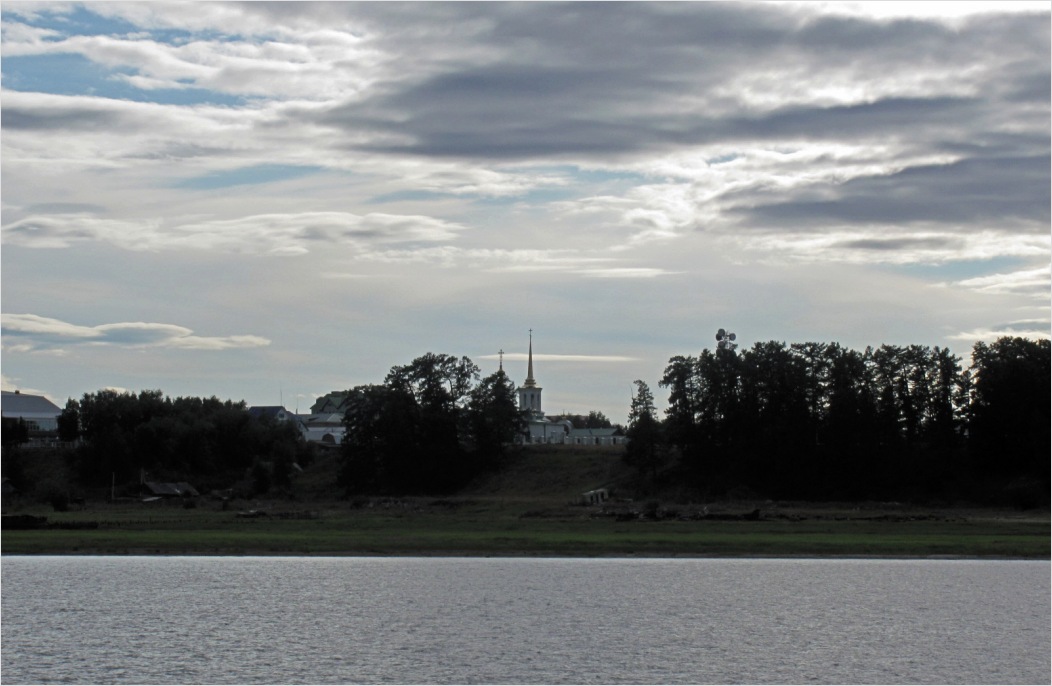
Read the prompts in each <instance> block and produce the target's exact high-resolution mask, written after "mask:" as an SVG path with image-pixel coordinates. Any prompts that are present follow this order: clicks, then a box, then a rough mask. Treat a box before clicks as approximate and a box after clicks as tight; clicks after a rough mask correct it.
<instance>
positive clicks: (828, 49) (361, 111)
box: [0, 2, 1052, 421]
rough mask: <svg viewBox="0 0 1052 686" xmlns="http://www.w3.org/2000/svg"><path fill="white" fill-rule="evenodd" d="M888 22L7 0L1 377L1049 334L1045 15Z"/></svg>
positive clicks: (296, 382)
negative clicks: (725, 334)
mask: <svg viewBox="0 0 1052 686" xmlns="http://www.w3.org/2000/svg"><path fill="white" fill-rule="evenodd" d="M909 6H910V7H911V8H913V9H909V8H906V9H903V7H902V5H901V4H897V3H881V4H879V5H878V6H872V5H847V4H828V5H827V4H823V3H812V4H808V5H803V6H801V5H797V4H792V3H785V4H781V3H775V4H755V3H741V4H738V3H729V4H724V3H671V4H664V3H638V4H637V3H614V4H605V3H586V4H568V5H563V4H552V3H527V4H511V3H493V4H490V3H466V4H446V3H441V2H435V3H425V4H398V3H368V4H355V3H322V4H311V3H298V2H297V3H289V4H284V3H276V2H275V3H272V2H264V3H233V2H221V3H200V2H193V3H168V2H141V3H118V2H99V3H44V2H34V3H24V4H23V3H18V2H4V4H3V8H2V24H3V36H2V44H0V45H2V58H3V59H2V69H3V90H2V94H0V110H2V139H0V140H2V156H0V163H2V170H0V171H2V206H3V213H2V227H3V233H2V236H3V244H2V291H0V292H2V312H3V359H2V364H3V368H2V373H3V386H4V388H5V389H8V390H10V389H14V388H20V389H23V390H25V391H27V392H41V393H44V394H46V395H47V396H48V397H50V398H51V399H52V400H54V401H55V402H56V403H58V404H59V405H62V404H64V402H65V400H66V398H68V397H74V398H79V397H80V396H81V395H82V394H83V393H85V392H93V391H96V390H99V389H101V388H105V387H115V388H123V389H129V390H136V391H137V390H141V389H144V388H149V389H161V390H163V391H164V392H165V393H167V394H169V395H172V396H176V395H194V396H211V395H216V396H218V397H220V398H224V399H226V398H232V399H235V400H241V399H244V400H246V401H247V402H248V403H249V404H278V403H279V402H280V401H283V402H284V404H285V405H286V406H287V407H289V409H296V408H298V409H299V410H300V411H306V410H307V409H308V408H309V406H310V404H311V402H312V401H313V399H314V398H315V397H316V396H318V395H321V394H324V393H326V392H328V391H331V390H337V389H346V388H348V387H351V386H354V385H358V384H363V383H375V382H379V381H381V380H382V379H383V377H384V375H385V374H386V372H387V370H388V369H389V368H390V367H391V366H393V365H398V364H405V363H407V362H409V361H410V360H412V359H413V358H414V357H417V356H418V355H421V354H423V353H426V352H429V351H431V352H436V353H449V354H453V355H458V356H459V355H467V356H468V357H470V358H472V359H473V360H474V361H475V362H476V363H477V364H478V365H479V366H480V367H481V368H482V370H483V372H484V373H490V372H492V371H495V370H496V368H497V364H498V351H500V350H503V351H505V355H504V366H505V369H506V371H508V372H509V374H510V375H511V376H512V378H513V379H515V380H516V381H517V382H521V381H522V380H523V379H524V378H525V376H526V363H525V354H526V350H527V344H528V337H529V330H530V329H532V330H533V336H534V338H533V341H534V351H535V367H536V377H537V381H538V383H539V385H541V386H543V387H544V389H545V390H544V408H545V410H546V411H548V412H550V413H554V412H560V411H563V410H566V411H570V412H588V411H589V410H593V409H596V410H600V411H602V412H604V413H606V414H607V415H608V416H610V417H611V419H614V420H615V421H624V419H625V416H626V415H627V411H628V403H629V399H630V395H631V393H632V390H633V389H632V381H633V380H634V379H643V380H644V381H647V382H648V383H649V384H650V385H651V386H652V387H653V388H654V390H655V392H656V395H657V397H658V400H659V402H662V401H663V400H664V396H665V393H664V392H663V391H662V390H660V389H658V388H657V385H658V380H659V379H660V377H661V373H662V370H663V369H664V367H665V365H666V363H667V361H668V359H669V357H671V356H672V355H677V354H697V353H698V352H700V351H701V350H702V349H704V348H710V349H711V348H713V347H714V346H715V340H714V335H715V332H716V330H717V329H718V328H721V327H723V328H727V329H729V330H731V331H734V332H736V333H737V334H738V339H739V342H740V343H742V344H743V345H744V346H746V347H748V346H751V345H752V344H753V343H755V342H758V341H767V340H772V339H773V340H780V341H786V342H802V341H825V342H831V341H837V342H840V343H841V344H842V345H845V346H847V347H852V348H856V349H860V350H861V349H863V348H864V347H865V346H867V345H874V346H877V345H880V344H882V343H890V344H903V345H904V344H911V343H917V344H922V345H929V346H940V347H949V348H950V349H951V350H953V351H954V352H955V353H957V354H958V355H960V356H962V357H965V358H966V359H967V356H968V354H969V351H970V350H971V347H972V345H973V343H974V342H975V341H977V340H992V339H994V338H996V337H998V336H1001V335H1023V336H1029V337H1034V338H1036V337H1048V335H1049V328H1050V268H1049V265H1050V250H1052V247H1050V243H1052V242H1050V215H1049V207H1050V198H1049V187H1050V174H1049V169H1050V158H1049V150H1050V125H1049V122H1050V100H1052V98H1050V86H1049V84H1050V58H1049V55H1050V41H1049V27H1050V13H1049V3H1047V2H1046V3H1037V4H1036V5H1035V4H1034V3H1021V4H1011V3H999V4H997V5H984V4H977V5H975V4H968V3H936V10H935V11H931V10H930V7H926V6H924V5H919V4H917V3H909ZM917 8H920V9H917ZM947 8H953V9H954V11H953V13H952V15H947V16H944V15H941V14H940V12H944V11H946V9H947ZM910 12H912V14H910Z"/></svg>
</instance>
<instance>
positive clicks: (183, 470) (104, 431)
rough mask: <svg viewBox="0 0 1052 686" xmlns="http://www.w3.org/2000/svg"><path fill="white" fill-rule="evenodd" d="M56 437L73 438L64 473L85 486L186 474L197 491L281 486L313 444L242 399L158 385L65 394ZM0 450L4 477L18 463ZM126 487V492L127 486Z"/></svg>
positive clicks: (283, 487) (250, 490) (308, 457)
mask: <svg viewBox="0 0 1052 686" xmlns="http://www.w3.org/2000/svg"><path fill="white" fill-rule="evenodd" d="M58 434H59V436H58V437H59V440H61V441H64V442H70V443H74V444H75V446H76V447H74V448H73V449H71V450H69V451H67V453H66V458H67V464H68V468H69V474H70V478H71V480H72V481H73V482H75V483H76V484H79V485H80V486H82V487H85V488H100V487H109V486H111V485H112V484H114V483H116V484H119V485H120V486H121V488H122V490H123V491H128V490H129V489H131V490H135V489H137V487H138V485H139V483H140V481H142V480H146V481H160V482H165V481H192V482H193V483H194V485H195V486H196V487H197V488H198V489H199V490H212V489H213V488H216V489H225V488H229V487H230V486H231V485H232V484H236V483H238V482H243V483H244V490H245V491H246V493H245V494H246V495H249V494H255V493H262V492H267V491H271V490H272V489H273V490H275V491H287V490H288V488H289V487H290V486H291V478H292V472H293V469H294V468H293V465H294V464H300V465H301V466H302V465H307V464H309V463H310V461H311V459H312V455H313V449H312V448H311V446H309V445H308V444H306V443H305V442H304V441H303V439H302V436H301V434H300V432H299V431H298V430H297V429H296V427H295V426H294V425H293V424H290V423H282V422H275V421H268V420H266V419H264V418H259V417H253V416H252V415H251V414H249V412H248V410H247V408H246V407H245V403H244V402H233V401H230V400H226V401H222V400H219V399H217V398H215V397H211V398H195V397H178V398H171V397H167V396H165V395H164V393H163V392H161V391H160V390H144V391H141V392H139V393H131V392H118V391H114V390H100V391H98V392H95V393H85V394H84V396H83V397H82V398H81V399H80V400H74V399H72V398H71V399H70V400H69V401H68V402H67V403H66V406H65V408H64V409H63V410H62V414H61V415H59V418H58ZM9 453H11V451H10V450H5V476H6V475H7V474H6V472H7V471H13V472H14V473H15V475H16V477H17V475H18V473H19V469H18V467H19V465H18V463H17V461H15V460H13V459H6V458H8V456H9V455H8V454H9ZM129 494H131V493H129Z"/></svg>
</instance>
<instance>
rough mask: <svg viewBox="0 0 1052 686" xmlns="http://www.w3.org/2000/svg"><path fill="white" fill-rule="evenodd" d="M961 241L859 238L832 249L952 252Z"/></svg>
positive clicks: (948, 239) (949, 239)
mask: <svg viewBox="0 0 1052 686" xmlns="http://www.w3.org/2000/svg"><path fill="white" fill-rule="evenodd" d="M960 244H961V241H959V240H957V239H954V238H909V237H902V238H860V239H857V240H852V241H842V242H840V243H837V244H834V246H833V248H834V249H836V248H847V249H849V250H875V251H887V252H898V251H900V250H952V249H954V248H957V247H959V246H960Z"/></svg>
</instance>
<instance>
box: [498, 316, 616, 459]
mask: <svg viewBox="0 0 1052 686" xmlns="http://www.w3.org/2000/svg"><path fill="white" fill-rule="evenodd" d="M502 366H503V365H502ZM541 390H542V389H541V387H540V386H538V385H537V380H536V379H535V378H534V377H533V331H532V330H531V331H530V352H529V363H528V366H527V368H526V381H524V382H523V384H522V385H521V386H519V388H518V389H517V390H516V392H517V393H518V395H519V409H520V410H521V411H522V412H523V413H524V414H525V415H526V420H527V425H526V430H525V431H524V432H523V434H522V442H523V443H552V444H560V445H622V444H624V443H625V442H626V440H627V439H626V438H625V435H624V433H623V432H622V431H621V430H620V429H618V428H612V429H575V428H574V426H573V422H571V421H570V420H569V419H561V420H555V419H550V418H548V417H546V416H545V415H544V411H543V409H542V408H541Z"/></svg>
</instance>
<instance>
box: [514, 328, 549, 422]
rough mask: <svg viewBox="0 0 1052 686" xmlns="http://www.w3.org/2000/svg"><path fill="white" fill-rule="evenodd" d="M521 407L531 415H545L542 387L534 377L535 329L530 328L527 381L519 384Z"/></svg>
mask: <svg viewBox="0 0 1052 686" xmlns="http://www.w3.org/2000/svg"><path fill="white" fill-rule="evenodd" d="M519 409H520V410H522V411H524V412H528V413H529V415H530V416H531V417H543V416H544V412H542V411H541V387H540V386H538V385H537V380H536V379H534V378H533V329H530V362H529V366H528V367H527V369H526V381H525V382H524V383H523V384H522V385H521V386H519Z"/></svg>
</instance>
